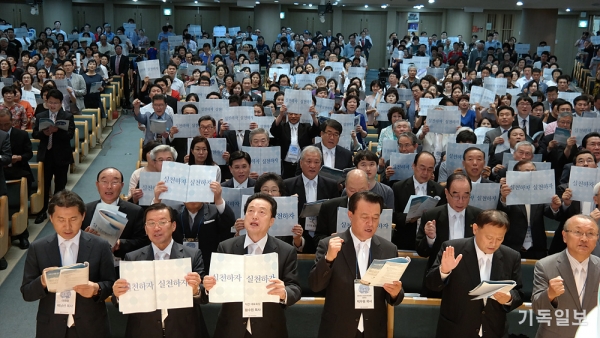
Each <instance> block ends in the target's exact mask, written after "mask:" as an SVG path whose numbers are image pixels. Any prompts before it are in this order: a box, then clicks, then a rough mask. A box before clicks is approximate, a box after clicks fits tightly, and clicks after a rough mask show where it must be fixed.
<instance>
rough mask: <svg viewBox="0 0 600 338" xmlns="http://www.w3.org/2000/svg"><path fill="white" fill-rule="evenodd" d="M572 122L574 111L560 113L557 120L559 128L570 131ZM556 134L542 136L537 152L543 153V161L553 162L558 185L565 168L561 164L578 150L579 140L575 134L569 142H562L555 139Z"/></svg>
mask: <svg viewBox="0 0 600 338" xmlns="http://www.w3.org/2000/svg"><path fill="white" fill-rule="evenodd" d="M572 123H573V114H572V113H560V114H559V115H558V119H557V120H556V125H557V127H558V128H561V129H565V130H568V131H569V132H570V131H571V124H572ZM554 135H555V133H554V132H553V133H551V134H548V135H546V136H544V137H542V139H541V140H540V142H539V148H538V151H537V152H538V154H542V161H544V162H550V163H551V164H552V169H554V174H555V176H556V184H557V185H558V184H559V182H560V176H561V175H562V171H563V168H564V164H563V165H562V166H561V165H560V164H561V163H564V161H565V160H566V159H568V158H572V157H573V156H572V155H571V153H572V152H573V153H575V152H576V151H577V140H576V138H575V136H570V137H569V138H568V139H567V143H566V144H562V143H559V142H558V141H557V140H555V139H554Z"/></svg>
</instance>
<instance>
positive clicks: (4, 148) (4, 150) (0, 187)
mask: <svg viewBox="0 0 600 338" xmlns="http://www.w3.org/2000/svg"><path fill="white" fill-rule="evenodd" d="M3 111H5V112H8V111H7V110H3ZM0 112H1V111H0ZM8 114H10V112H8ZM11 158H12V154H11V150H10V135H8V133H6V132H5V131H3V130H0V164H1V166H0V196H5V195H6V194H8V191H7V190H8V188H7V187H6V180H5V179H4V170H3V169H2V167H4V166H5V165H8V164H10V163H11ZM25 232H27V230H25ZM27 236H29V233H28V232H27ZM25 240H26V241H27V246H28V247H29V241H28V240H27V238H25ZM21 242H22V243H23V240H21ZM20 246H21V247H22V245H20ZM23 249H27V248H23ZM7 267H8V263H7V262H6V259H5V258H4V257H1V258H0V270H4V269H6V268H7Z"/></svg>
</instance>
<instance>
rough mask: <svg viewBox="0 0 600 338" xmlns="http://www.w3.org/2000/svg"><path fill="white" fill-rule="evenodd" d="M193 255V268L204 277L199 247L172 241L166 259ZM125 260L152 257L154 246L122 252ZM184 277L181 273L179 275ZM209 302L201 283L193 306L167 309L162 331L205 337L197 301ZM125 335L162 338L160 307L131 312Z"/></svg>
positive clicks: (192, 336)
mask: <svg viewBox="0 0 600 338" xmlns="http://www.w3.org/2000/svg"><path fill="white" fill-rule="evenodd" d="M187 257H190V258H191V259H192V272H197V273H198V274H199V275H200V277H201V278H204V275H205V270H204V265H203V261H202V253H201V252H200V250H196V249H193V248H189V247H186V246H183V245H180V244H179V243H176V242H174V243H173V247H172V248H171V254H170V255H169V259H177V258H187ZM125 260H126V261H153V260H154V250H153V249H152V245H147V246H145V247H143V248H141V249H138V250H136V251H133V252H130V253H128V254H126V255H125ZM180 277H181V278H183V277H184V276H180ZM112 301H113V304H115V306H118V303H117V301H116V297H114V296H113V297H112ZM206 303H208V296H207V295H206V292H205V291H204V287H203V286H202V285H200V295H198V296H195V297H194V306H193V307H191V308H182V309H169V315H168V316H167V318H165V329H164V330H165V331H164V332H165V335H166V336H167V337H181V338H200V337H208V331H207V329H206V324H205V323H204V317H203V316H202V311H201V310H200V304H206ZM125 337H127V338H162V337H163V328H162V323H161V310H156V311H152V312H142V313H132V314H129V316H128V319H127V329H126V331H125Z"/></svg>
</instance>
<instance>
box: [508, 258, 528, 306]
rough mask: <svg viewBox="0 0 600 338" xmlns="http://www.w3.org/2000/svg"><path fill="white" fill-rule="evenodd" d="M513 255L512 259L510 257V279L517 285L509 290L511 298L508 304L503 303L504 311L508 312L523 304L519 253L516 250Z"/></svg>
mask: <svg viewBox="0 0 600 338" xmlns="http://www.w3.org/2000/svg"><path fill="white" fill-rule="evenodd" d="M511 255H514V256H515V257H514V259H512V276H511V279H512V280H514V281H515V282H516V283H517V285H516V286H515V287H514V288H513V289H512V290H510V295H511V296H512V300H511V303H510V305H503V308H504V311H506V312H510V311H512V310H514V309H516V308H518V307H519V306H521V304H523V296H524V294H523V283H522V282H521V255H520V254H519V253H518V252H517V253H516V254H511Z"/></svg>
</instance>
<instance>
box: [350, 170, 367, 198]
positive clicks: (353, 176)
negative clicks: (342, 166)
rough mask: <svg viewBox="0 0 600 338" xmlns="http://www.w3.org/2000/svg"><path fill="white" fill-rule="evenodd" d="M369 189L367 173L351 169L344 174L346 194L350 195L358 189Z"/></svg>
mask: <svg viewBox="0 0 600 338" xmlns="http://www.w3.org/2000/svg"><path fill="white" fill-rule="evenodd" d="M367 190H369V179H368V177H367V173H365V172H364V171H362V170H360V169H353V170H351V171H350V172H348V174H346V194H347V195H348V197H352V195H354V194H355V193H357V192H359V191H367Z"/></svg>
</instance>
